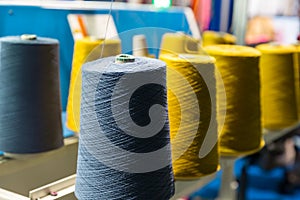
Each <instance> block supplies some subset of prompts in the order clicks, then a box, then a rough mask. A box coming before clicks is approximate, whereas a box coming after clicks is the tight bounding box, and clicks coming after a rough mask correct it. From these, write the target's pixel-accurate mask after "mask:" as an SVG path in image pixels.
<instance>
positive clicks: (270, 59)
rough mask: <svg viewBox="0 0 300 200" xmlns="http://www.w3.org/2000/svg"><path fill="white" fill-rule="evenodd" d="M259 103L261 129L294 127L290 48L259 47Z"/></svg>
mask: <svg viewBox="0 0 300 200" xmlns="http://www.w3.org/2000/svg"><path fill="white" fill-rule="evenodd" d="M256 48H257V49H258V50H260V51H261V53H262V56H261V58H260V73H261V103H262V120H263V127H264V128H266V129H271V130H278V129H283V128H287V127H289V126H292V125H294V124H295V123H297V121H298V112H297V96H296V95H297V94H296V93H297V89H296V88H297V86H296V85H297V83H296V81H295V80H297V72H296V71H297V68H295V66H296V65H295V63H294V62H295V59H294V56H295V53H296V49H295V47H294V46H292V45H290V46H283V45H275V44H262V45H258V46H257V47H256Z"/></svg>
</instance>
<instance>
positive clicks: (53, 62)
mask: <svg viewBox="0 0 300 200" xmlns="http://www.w3.org/2000/svg"><path fill="white" fill-rule="evenodd" d="M0 47H1V48H0V70H1V73H0V80H1V82H0V102H1V103H0V150H1V151H4V152H6V153H7V155H9V156H13V155H15V154H31V153H41V152H45V151H49V150H53V149H57V148H59V147H61V146H62V145H63V136H62V124H61V102H60V93H59V91H60V90H59V59H58V58H59V56H58V55H59V43H58V41H57V40H55V39H50V38H42V37H37V36H36V35H22V36H7V37H2V38H0Z"/></svg>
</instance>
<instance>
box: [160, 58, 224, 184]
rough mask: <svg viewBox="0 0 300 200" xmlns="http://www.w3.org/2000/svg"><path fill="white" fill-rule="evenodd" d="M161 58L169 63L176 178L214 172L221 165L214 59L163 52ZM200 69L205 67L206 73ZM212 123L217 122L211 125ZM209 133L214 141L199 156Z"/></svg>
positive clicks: (173, 155) (170, 107) (190, 177)
mask: <svg viewBox="0 0 300 200" xmlns="http://www.w3.org/2000/svg"><path fill="white" fill-rule="evenodd" d="M160 59H161V60H163V61H165V62H166V64H167V87H168V93H167V94H168V112H169V121H170V134H171V145H172V157H173V170H174V175H175V178H176V179H194V178H198V177H201V176H205V175H208V174H211V173H213V172H215V171H217V170H218V169H219V155H218V143H217V121H216V101H215V96H216V85H215V84H216V82H215V75H214V73H215V69H214V68H215V67H214V64H213V63H214V59H213V58H212V57H209V56H204V55H203V56H200V55H192V54H189V55H183V54H182V55H180V54H179V55H175V54H161V55H160ZM201 70H202V71H203V70H206V71H205V74H203V73H202V72H201ZM203 75H205V76H206V77H205V78H206V79H204V78H203V77H202V76H203ZM207 79H209V81H207ZM205 80H206V81H205ZM208 84H209V85H208ZM209 88H210V89H209ZM210 124H214V126H212V127H210ZM209 129H210V130H209ZM207 134H215V136H216V137H215V138H216V139H215V143H212V145H211V146H210V147H211V148H209V149H208V152H207V154H205V155H204V156H203V157H201V158H199V151H200V149H201V148H202V147H203V146H204V140H205V138H206V137H207ZM206 139H207V138H206ZM180 155H181V156H180Z"/></svg>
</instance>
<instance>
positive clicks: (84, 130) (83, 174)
mask: <svg viewBox="0 0 300 200" xmlns="http://www.w3.org/2000/svg"><path fill="white" fill-rule="evenodd" d="M80 124H81V127H80V136H79V138H80V139H79V151H78V162H77V178H76V187H75V194H76V197H77V198H78V199H79V200H83V199H84V200H86V199H103V200H105V199H107V200H119V199H120V200H121V199H122V200H123V199H126V200H136V199H143V200H148V199H149V200H150V199H151V200H153V199H154V200H155V199H157V200H167V199H170V198H171V197H172V196H173V194H174V178H173V172H172V166H171V163H172V162H171V149H170V137H169V123H168V117H167V103H166V66H165V63H163V62H161V61H158V60H155V59H148V58H136V59H135V61H134V62H130V63H114V57H110V58H104V59H100V60H97V61H93V62H90V63H87V64H85V65H84V66H83V68H82V96H81V114H80ZM151 131H155V133H151Z"/></svg>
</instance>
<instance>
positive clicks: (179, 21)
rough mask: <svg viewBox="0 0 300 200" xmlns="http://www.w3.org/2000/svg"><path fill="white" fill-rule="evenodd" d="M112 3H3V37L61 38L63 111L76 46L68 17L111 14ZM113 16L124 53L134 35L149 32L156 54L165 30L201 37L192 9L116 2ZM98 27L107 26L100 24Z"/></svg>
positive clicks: (0, 17) (0, 30) (0, 9)
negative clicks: (74, 46) (161, 7)
mask: <svg viewBox="0 0 300 200" xmlns="http://www.w3.org/2000/svg"><path fill="white" fill-rule="evenodd" d="M110 6H111V4H110V2H81V1H32V2H30V1H26V2H23V1H1V2H0V24H1V26H0V37H3V36H11V35H21V34H36V35H38V36H41V37H50V38H55V39H58V40H59V42H60V84H61V100H62V109H63V111H65V109H66V104H67V99H68V89H69V81H70V73H71V66H72V56H73V45H74V40H73V37H72V33H71V29H70V26H69V23H68V19H67V16H68V15H69V14H108V13H109V11H110ZM111 15H112V17H113V19H114V22H115V25H116V28H117V31H118V33H119V37H120V39H121V41H122V51H123V53H130V52H131V51H132V36H133V35H135V34H144V35H146V38H147V43H148V46H149V47H150V49H149V52H150V53H151V54H155V55H157V54H158V49H159V47H160V42H161V37H162V35H163V34H165V33H166V32H175V31H181V32H184V33H186V34H189V35H193V36H194V37H195V38H200V33H199V30H198V28H197V25H196V21H195V19H194V16H193V13H192V11H191V9H189V8H179V7H171V8H169V9H157V8H155V7H153V6H152V5H131V4H126V3H113V6H112V11H111ZM99 26H105V25H104V24H99ZM122 33H126V34H122Z"/></svg>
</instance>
